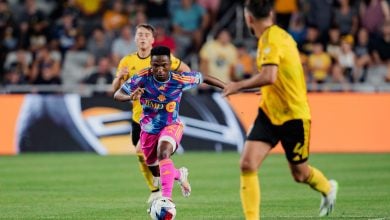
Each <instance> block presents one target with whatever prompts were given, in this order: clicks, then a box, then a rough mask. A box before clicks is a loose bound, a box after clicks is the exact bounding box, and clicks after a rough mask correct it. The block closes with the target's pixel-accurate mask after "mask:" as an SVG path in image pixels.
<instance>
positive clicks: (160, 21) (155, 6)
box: [144, 0, 170, 28]
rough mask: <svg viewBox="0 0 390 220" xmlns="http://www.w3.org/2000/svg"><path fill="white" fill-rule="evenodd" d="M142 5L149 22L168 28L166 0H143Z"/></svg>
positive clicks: (155, 25)
mask: <svg viewBox="0 0 390 220" xmlns="http://www.w3.org/2000/svg"><path fill="white" fill-rule="evenodd" d="M144 5H145V14H146V17H147V18H148V23H149V24H151V25H153V26H154V27H159V26H162V27H163V28H169V25H170V20H169V12H168V0H147V1H144Z"/></svg>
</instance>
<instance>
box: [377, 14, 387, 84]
mask: <svg viewBox="0 0 390 220" xmlns="http://www.w3.org/2000/svg"><path fill="white" fill-rule="evenodd" d="M373 58H374V62H375V64H376V65H380V66H383V67H384V68H380V71H381V73H380V74H382V72H383V73H385V75H386V76H385V80H386V81H387V82H390V20H388V21H386V22H385V23H384V24H383V26H382V35H381V37H380V38H379V39H378V40H377V41H376V42H375V43H374V51H373Z"/></svg>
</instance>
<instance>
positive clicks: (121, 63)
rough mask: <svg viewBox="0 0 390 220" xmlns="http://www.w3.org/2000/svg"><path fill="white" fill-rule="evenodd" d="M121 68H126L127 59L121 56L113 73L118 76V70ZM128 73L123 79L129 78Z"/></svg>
mask: <svg viewBox="0 0 390 220" xmlns="http://www.w3.org/2000/svg"><path fill="white" fill-rule="evenodd" d="M123 68H128V59H127V58H126V57H123V58H122V59H121V60H120V61H119V64H118V67H117V68H116V72H115V75H116V76H118V75H119V71H120V70H121V69H123ZM129 77H130V76H129V75H127V76H125V78H124V80H128V79H129Z"/></svg>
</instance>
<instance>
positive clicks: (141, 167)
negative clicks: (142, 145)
mask: <svg viewBox="0 0 390 220" xmlns="http://www.w3.org/2000/svg"><path fill="white" fill-rule="evenodd" d="M137 157H138V165H139V170H140V171H141V173H142V175H143V176H144V178H145V181H146V185H148V187H149V190H150V191H151V192H154V191H157V190H158V189H159V188H158V186H155V185H154V184H153V175H152V172H151V171H150V170H149V167H148V166H147V165H146V163H145V159H144V155H143V154H142V153H137Z"/></svg>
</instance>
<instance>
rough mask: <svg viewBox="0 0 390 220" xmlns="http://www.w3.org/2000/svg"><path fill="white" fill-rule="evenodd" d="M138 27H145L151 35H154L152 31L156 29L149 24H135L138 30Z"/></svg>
mask: <svg viewBox="0 0 390 220" xmlns="http://www.w3.org/2000/svg"><path fill="white" fill-rule="evenodd" d="M139 28H145V29H147V30H149V31H151V32H152V34H153V36H154V32H155V31H156V29H155V28H154V27H153V25H151V24H139V25H137V27H135V29H136V30H138V29H139Z"/></svg>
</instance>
